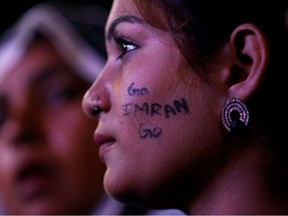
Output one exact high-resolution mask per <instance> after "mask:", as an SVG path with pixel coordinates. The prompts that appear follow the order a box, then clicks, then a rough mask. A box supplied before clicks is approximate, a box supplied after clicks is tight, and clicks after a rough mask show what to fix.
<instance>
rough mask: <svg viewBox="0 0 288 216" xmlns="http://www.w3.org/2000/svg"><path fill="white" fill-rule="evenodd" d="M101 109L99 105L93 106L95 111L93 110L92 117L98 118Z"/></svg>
mask: <svg viewBox="0 0 288 216" xmlns="http://www.w3.org/2000/svg"><path fill="white" fill-rule="evenodd" d="M101 111H102V110H101V108H100V107H99V106H97V105H95V106H93V109H92V116H93V117H95V116H97V115H98V114H99V113H100V112H101Z"/></svg>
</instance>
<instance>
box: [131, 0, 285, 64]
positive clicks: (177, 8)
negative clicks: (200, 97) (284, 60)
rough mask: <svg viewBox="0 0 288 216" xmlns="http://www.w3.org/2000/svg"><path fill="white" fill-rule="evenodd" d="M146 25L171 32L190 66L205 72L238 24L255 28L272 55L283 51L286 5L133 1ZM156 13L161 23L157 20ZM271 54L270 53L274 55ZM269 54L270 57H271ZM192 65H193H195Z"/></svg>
mask: <svg viewBox="0 0 288 216" xmlns="http://www.w3.org/2000/svg"><path fill="white" fill-rule="evenodd" d="M134 2H135V5H136V6H137V8H138V10H139V11H140V13H141V14H142V16H143V17H144V18H145V19H146V21H147V22H148V23H150V24H152V25H154V26H156V27H158V28H162V29H166V30H168V31H170V32H171V34H172V35H173V36H174V39H175V41H176V42H177V44H178V46H179V49H180V50H181V51H182V53H183V55H184V57H185V58H186V60H187V61H188V63H189V64H190V65H191V66H194V67H195V66H198V68H199V67H200V68H202V69H204V68H205V65H206V63H207V61H209V59H211V57H213V56H215V55H217V52H218V51H219V49H220V48H221V45H223V43H224V42H225V41H227V40H228V39H229V35H230V33H231V32H232V31H233V29H234V28H235V27H236V26H237V25H239V24H241V23H253V24H255V25H257V26H258V27H259V28H260V29H261V30H262V31H263V32H264V33H265V34H266V35H267V37H268V40H269V42H270V44H271V45H272V49H274V51H277V52H278V51H281V50H283V51H286V50H287V48H288V46H287V27H286V24H285V12H286V8H287V3H285V2H284V1H280V0H274V1H273V2H271V1H267V2H263V1H260V0H252V1H251V0H241V1H231V0H217V1H216V0H152V1H151V0H148V1H147V0H134ZM159 13H161V14H162V15H164V17H165V18H164V20H163V19H162V20H159V17H160V16H159V15H158V14H159ZM274 51H273V52H274ZM273 52H272V53H273ZM195 63H196V65H195Z"/></svg>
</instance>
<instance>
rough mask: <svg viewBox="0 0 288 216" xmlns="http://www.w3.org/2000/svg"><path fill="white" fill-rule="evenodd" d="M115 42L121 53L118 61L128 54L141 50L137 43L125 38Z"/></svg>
mask: <svg viewBox="0 0 288 216" xmlns="http://www.w3.org/2000/svg"><path fill="white" fill-rule="evenodd" d="M115 41H116V44H117V46H118V48H119V50H120V52H121V54H120V55H119V56H118V58H117V59H121V58H123V56H124V55H126V54H127V53H129V52H131V51H134V50H136V49H138V48H139V46H137V45H136V44H135V43H133V42H132V41H129V40H127V39H124V38H116V39H115Z"/></svg>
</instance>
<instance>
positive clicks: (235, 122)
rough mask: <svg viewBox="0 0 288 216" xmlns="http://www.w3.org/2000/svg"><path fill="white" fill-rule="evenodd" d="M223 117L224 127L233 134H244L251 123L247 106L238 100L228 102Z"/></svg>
mask: <svg viewBox="0 0 288 216" xmlns="http://www.w3.org/2000/svg"><path fill="white" fill-rule="evenodd" d="M221 115H222V123H223V125H224V126H225V128H226V129H227V130H228V131H229V132H231V133H238V132H243V131H244V130H245V129H246V127H247V125H248V122H249V111H248V109H247V106H246V105H245V104H244V103H243V102H242V101H241V100H239V99H237V98H232V99H228V100H227V101H226V104H225V106H224V108H223V109H222V113H221Z"/></svg>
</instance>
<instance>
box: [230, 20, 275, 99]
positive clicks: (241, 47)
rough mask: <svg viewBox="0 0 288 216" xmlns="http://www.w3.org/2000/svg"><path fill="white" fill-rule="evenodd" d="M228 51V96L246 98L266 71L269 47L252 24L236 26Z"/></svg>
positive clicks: (251, 93) (264, 38)
mask: <svg viewBox="0 0 288 216" xmlns="http://www.w3.org/2000/svg"><path fill="white" fill-rule="evenodd" d="M229 51H230V52H231V53H230V54H231V56H232V61H233V63H232V65H233V66H232V67H231V69H230V72H229V74H230V75H229V83H230V87H229V96H228V97H229V98H238V99H241V100H243V101H246V100H248V99H249V98H250V97H251V96H252V95H253V93H254V92H255V91H256V90H257V89H258V87H259V85H260V83H261V80H262V77H263V75H264V73H265V71H266V66H267V62H268V59H269V47H268V43H267V40H266V37H265V35H264V34H263V33H262V32H261V31H260V29H259V28H258V27H256V26H254V25H252V24H243V25H240V26H238V27H237V28H236V29H235V30H234V31H233V33H232V34H231V37H230V41H229Z"/></svg>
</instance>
